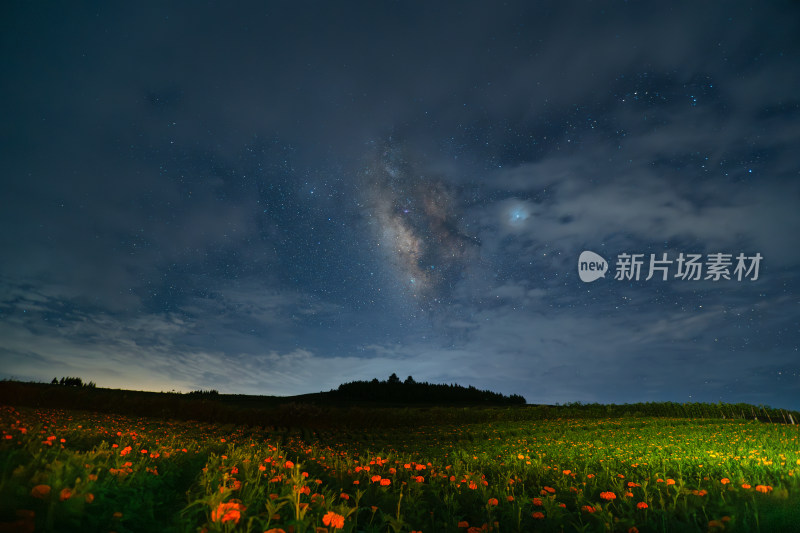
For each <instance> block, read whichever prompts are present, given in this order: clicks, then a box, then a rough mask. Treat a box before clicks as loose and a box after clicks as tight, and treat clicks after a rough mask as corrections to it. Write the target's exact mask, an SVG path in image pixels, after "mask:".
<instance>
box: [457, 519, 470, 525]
mask: <svg viewBox="0 0 800 533" xmlns="http://www.w3.org/2000/svg"><path fill="white" fill-rule="evenodd" d="M458 527H469V522H467V521H466V520H462V521H461V522H459V523H458Z"/></svg>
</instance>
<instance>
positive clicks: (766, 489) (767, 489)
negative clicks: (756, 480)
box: [756, 485, 772, 494]
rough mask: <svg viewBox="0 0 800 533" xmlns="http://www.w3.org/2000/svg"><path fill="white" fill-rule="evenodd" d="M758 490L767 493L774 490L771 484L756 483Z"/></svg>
mask: <svg viewBox="0 0 800 533" xmlns="http://www.w3.org/2000/svg"><path fill="white" fill-rule="evenodd" d="M756 490H757V491H758V492H761V493H763V494H766V493H768V492H770V491H771V490H772V487H770V486H769V485H756Z"/></svg>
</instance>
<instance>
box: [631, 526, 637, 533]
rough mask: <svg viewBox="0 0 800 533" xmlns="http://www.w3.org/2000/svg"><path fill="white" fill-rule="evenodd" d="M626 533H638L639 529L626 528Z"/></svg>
mask: <svg viewBox="0 0 800 533" xmlns="http://www.w3.org/2000/svg"><path fill="white" fill-rule="evenodd" d="M628 533H639V528H638V527H636V526H631V527H629V528H628Z"/></svg>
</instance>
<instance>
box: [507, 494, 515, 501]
mask: <svg viewBox="0 0 800 533" xmlns="http://www.w3.org/2000/svg"><path fill="white" fill-rule="evenodd" d="M506 500H508V501H509V502H513V501H514V497H513V496H512V495H511V494H509V495H508V497H506Z"/></svg>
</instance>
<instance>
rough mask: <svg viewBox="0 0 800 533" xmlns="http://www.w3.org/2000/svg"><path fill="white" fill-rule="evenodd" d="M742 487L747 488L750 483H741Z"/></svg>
mask: <svg viewBox="0 0 800 533" xmlns="http://www.w3.org/2000/svg"><path fill="white" fill-rule="evenodd" d="M742 488H743V489H749V488H750V484H748V483H742Z"/></svg>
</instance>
